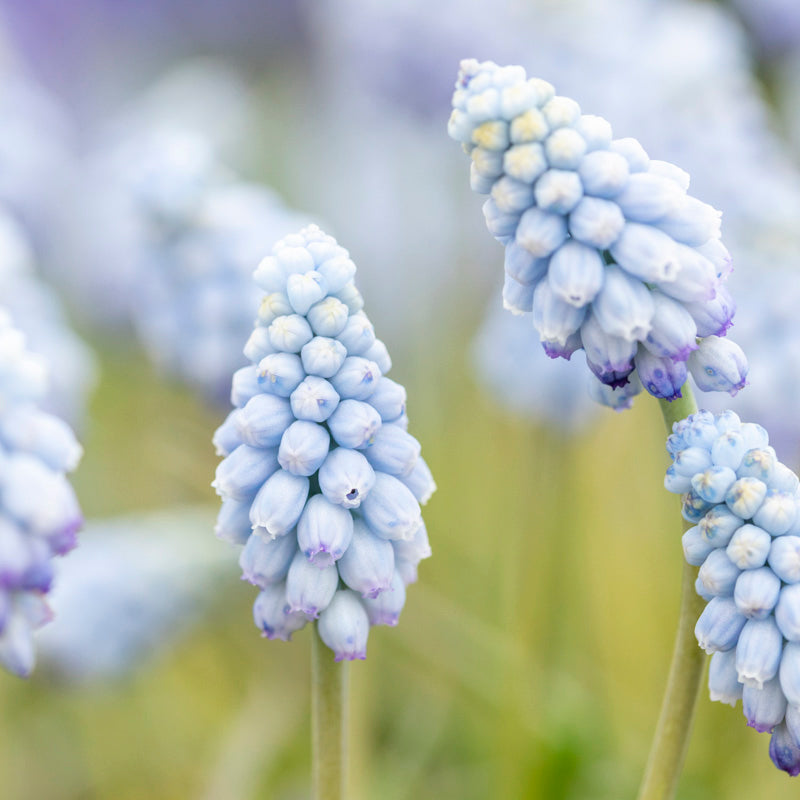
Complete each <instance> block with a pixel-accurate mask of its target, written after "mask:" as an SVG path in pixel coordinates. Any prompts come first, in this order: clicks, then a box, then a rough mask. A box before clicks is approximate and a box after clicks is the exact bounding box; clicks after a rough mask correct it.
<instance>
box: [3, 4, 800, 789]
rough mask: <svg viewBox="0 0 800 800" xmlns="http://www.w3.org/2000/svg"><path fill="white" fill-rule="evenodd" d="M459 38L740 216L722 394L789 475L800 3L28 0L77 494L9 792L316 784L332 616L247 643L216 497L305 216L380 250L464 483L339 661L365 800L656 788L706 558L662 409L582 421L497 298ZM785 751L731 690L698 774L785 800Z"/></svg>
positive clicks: (9, 19)
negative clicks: (670, 473)
mask: <svg viewBox="0 0 800 800" xmlns="http://www.w3.org/2000/svg"><path fill="white" fill-rule="evenodd" d="M463 57H477V58H481V59H484V58H490V59H492V60H495V61H497V62H499V63H520V64H523V65H524V66H525V67H526V68H527V69H528V72H529V74H535V75H538V76H541V77H543V78H546V79H547V80H549V81H551V82H552V83H554V84H555V86H556V87H557V90H558V91H559V92H560V93H562V94H566V95H568V96H572V97H574V98H575V99H577V100H578V101H579V102H580V103H581V105H582V107H583V109H584V111H585V112H587V113H597V114H601V115H603V116H606V117H607V118H608V119H609V120H610V122H611V123H612V125H613V126H614V129H615V133H616V134H617V135H618V136H635V137H638V138H639V139H640V141H641V142H642V143H643V145H644V146H645V148H646V149H647V150H648V151H649V152H650V154H651V156H653V157H655V158H662V159H667V160H672V161H674V162H675V163H677V164H679V165H680V166H682V167H683V168H685V169H687V170H688V171H689V172H690V173H691V174H692V176H693V183H692V186H693V194H695V195H696V196H697V197H699V198H701V199H703V200H706V201H708V202H711V203H713V204H714V205H716V206H717V207H718V208H721V209H722V210H723V212H724V217H723V240H724V241H725V242H726V244H727V245H728V247H729V249H730V250H731V252H732V254H733V257H734V264H735V269H736V271H735V273H734V275H733V277H732V278H731V282H730V285H731V288H732V291H733V292H734V293H735V294H736V296H737V300H738V302H739V313H738V317H737V324H736V326H735V327H734V328H733V330H732V332H731V336H732V337H733V338H734V339H735V340H736V341H737V342H739V343H740V344H741V345H742V346H743V347H744V348H745V350H746V351H747V353H748V355H749V357H750V360H751V364H752V371H751V386H749V387H748V388H747V389H746V390H745V391H743V392H742V393H741V395H740V396H738V397H737V398H735V399H734V400H733V401H729V399H728V398H723V399H721V400H720V399H715V398H703V401H706V400H707V401H708V403H712V404H713V403H716V405H715V408H721V407H723V406H725V405H727V404H730V405H731V406H732V407H734V408H736V409H737V410H740V411H741V413H742V415H743V416H747V417H748V418H749V419H752V420H754V421H758V422H761V423H762V424H764V425H766V426H767V427H769V429H770V430H771V431H772V432H773V444H774V445H775V446H776V449H777V450H778V455H779V457H780V458H781V459H782V460H783V461H785V462H786V463H788V464H790V465H792V466H794V467H795V468H797V467H798V466H800V414H798V398H800V317H799V316H798V314H797V311H796V309H797V308H798V301H800V274H799V273H798V269H800V171H799V170H798V157H799V156H800V6H798V5H797V3H796V2H794V0H737V2H734V3H731V4H723V3H713V2H702V3H701V2H693V1H691V0H606V2H604V3H602V4H598V3H593V2H591V0H561V1H560V2H556V1H555V0H525V1H524V2H523V0H494V2H491V3H490V2H488V0H486V1H485V2H484V0H475V2H471V3H461V2H456V0H442V2H439V3H430V2H421V0H405V2H403V1H402V0H383V1H382V0H316V1H313V2H312V0H307V1H306V2H290V0H264V1H263V2H259V3H256V2H252V0H228V2H226V3H221V2H214V0H193V1H192V2H189V1H188V0H138V2H133V0H131V1H129V0H73V1H72V2H70V3H63V2H58V0H26V1H25V2H17V0H2V2H0V75H1V76H2V80H0V303H2V305H4V306H7V307H8V308H9V310H10V311H11V313H12V316H14V318H15V321H16V322H17V324H18V325H19V326H20V327H22V328H23V329H24V330H25V331H26V333H27V335H28V338H29V341H30V343H31V346H32V347H33V348H34V349H37V350H39V351H40V352H42V353H43V354H44V355H46V356H47V357H48V358H49V359H50V361H51V365H52V386H53V391H52V407H53V408H54V409H55V410H57V411H58V412H59V413H61V414H63V415H65V416H66V417H67V418H68V419H69V420H70V421H71V422H72V424H73V425H75V426H76V428H77V429H78V431H79V435H80V438H81V440H82V442H83V444H84V447H85V456H84V459H83V462H82V464H81V466H80V468H79V470H78V472H77V473H76V475H75V480H74V483H75V486H76V489H77V492H78V495H79V498H80V501H81V504H82V507H83V510H84V512H85V514H86V516H87V518H88V524H87V530H86V532H85V533H84V534H83V544H82V546H81V547H80V548H79V549H78V550H76V551H75V552H74V553H72V554H70V555H69V556H67V557H66V558H64V559H63V561H62V562H61V563H60V564H59V577H58V582H57V585H56V589H55V591H54V594H53V606H54V610H55V613H56V618H55V620H54V621H53V622H52V623H51V624H50V625H49V626H48V627H47V628H45V629H44V630H42V632H41V637H40V661H39V665H38V667H37V670H36V672H35V673H34V675H33V677H32V678H31V679H30V680H28V681H26V682H22V681H20V680H18V679H16V678H12V677H11V676H9V675H6V674H5V673H2V674H0V709H2V713H0V741H2V743H3V745H2V747H0V780H1V781H2V790H0V794H1V795H2V797H3V798H8V800H89V799H90V798H91V799H92V800H93V799H94V798H104V799H105V798H109V799H110V798H113V799H114V800H133V799H134V798H144V797H147V798H164V799H165V800H167V799H169V800H172V799H173V798H202V799H203V800H228V799H231V798H235V799H236V800H238V799H239V798H241V799H242V800H248V798H275V799H276V800H284V799H285V800H294V799H295V798H298V799H299V798H306V797H308V795H309V773H310V754H309V738H310V730H309V666H308V665H309V651H310V643H309V635H308V632H307V631H303V632H301V633H300V634H298V635H296V636H295V641H294V642H293V643H291V644H289V645H286V644H282V643H279V642H266V641H263V640H261V639H260V638H259V636H258V632H257V630H256V629H255V627H254V626H253V624H252V618H251V604H252V601H253V599H254V597H255V591H254V590H253V589H252V587H249V586H248V585H246V584H242V583H241V582H240V581H239V580H238V575H239V569H238V566H237V558H238V553H237V552H236V551H235V549H234V548H233V547H232V546H231V545H228V544H226V543H224V542H220V541H218V540H216V539H215V538H214V535H213V526H214V518H215V514H216V507H217V498H216V497H215V495H214V492H213V490H212V489H211V487H210V485H209V484H210V481H211V480H212V478H213V474H214V470H215V467H216V463H217V461H218V458H217V456H215V454H214V450H213V447H212V446H211V444H210V439H211V435H212V433H213V430H214V429H215V428H216V426H217V425H218V424H219V423H220V422H221V421H222V419H224V417H225V415H226V413H227V410H228V400H227V394H228V391H229V376H230V374H231V373H232V371H233V369H235V368H236V367H238V366H240V365H241V364H242V363H244V357H243V356H242V355H241V347H242V345H243V344H244V341H245V339H246V337H247V331H248V329H249V327H250V326H251V323H252V319H253V317H254V313H255V308H256V304H257V294H255V293H254V290H253V289H252V288H250V286H249V275H250V273H251V271H252V269H253V268H254V267H255V265H256V263H257V262H258V260H259V259H260V257H261V256H262V255H264V254H266V253H267V252H268V250H269V247H270V246H271V244H272V242H274V241H275V240H277V239H278V238H280V237H281V236H283V235H284V234H286V233H288V232H290V231H292V230H294V229H296V228H299V227H300V226H301V225H303V224H306V223H307V222H308V221H316V222H318V223H320V224H321V225H323V227H324V228H325V229H326V230H327V231H328V232H330V233H332V234H334V235H335V236H336V237H337V238H338V239H339V241H340V243H341V244H343V245H344V246H345V247H347V248H348V249H349V250H350V252H351V255H352V257H353V259H354V261H355V262H356V264H357V265H358V266H359V276H358V282H359V285H360V287H361V289H362V293H363V294H364V296H365V300H366V309H367V311H368V313H369V315H370V317H371V318H372V320H373V321H374V323H375V326H376V329H377V332H378V334H379V335H380V336H381V338H382V339H383V340H384V341H385V342H386V344H387V345H388V347H389V350H390V352H391V353H392V356H393V360H394V367H393V370H392V373H391V377H393V378H394V379H395V380H397V381H400V382H401V383H403V384H405V385H406V387H407V389H408V395H409V415H410V418H411V428H410V430H411V431H412V433H414V435H415V436H416V437H417V438H418V439H419V440H420V442H421V443H422V446H423V453H424V456H425V458H426V460H427V462H428V463H429V465H430V466H431V468H432V470H433V473H434V476H435V478H436V480H437V483H438V486H439V489H438V492H437V493H436V494H435V495H434V497H433V499H432V501H431V502H430V504H429V506H428V507H427V509H426V511H425V518H426V523H427V528H428V531H429V534H430V539H431V543H432V547H433V552H434V555H433V558H432V559H430V560H429V561H426V562H423V564H422V565H421V568H420V580H419V583H418V584H416V585H415V586H413V587H412V588H411V590H410V591H409V595H408V602H407V605H406V608H405V610H404V612H403V615H402V618H401V622H400V625H399V626H398V627H397V628H396V629H389V628H374V629H373V630H372V633H371V636H370V644H369V657H368V659H367V660H366V661H365V662H363V663H361V662H359V663H356V664H354V665H353V667H352V670H351V673H352V676H351V677H352V702H353V708H352V716H351V742H350V745H351V747H350V751H351V767H350V784H351V796H352V798H354V800H362V799H363V800H366V798H380V800H400V799H401V798H437V800H439V799H440V798H441V799H444V798H459V799H460V800H472V799H473V798H475V800H477V799H478V798H547V799H548V800H559V799H560V798H564V799H566V798H574V799H575V800H579V799H580V800H584V799H586V800H594V799H595V798H597V799H601V798H607V799H608V800H619V798H624V797H632V796H634V795H635V791H636V786H637V784H638V780H639V778H640V775H641V773H642V770H643V766H644V762H645V759H646V756H647V751H648V747H649V739H650V736H651V733H652V730H653V728H654V725H655V720H656V717H657V714H658V709H659V705H660V701H661V694H662V690H663V687H664V682H665V678H666V672H667V668H668V663H669V657H670V652H671V646H672V639H673V635H674V628H675V622H676V617H677V608H678V595H679V585H678V582H679V575H680V570H681V560H682V554H681V548H680V530H681V524H680V519H679V515H678V501H677V499H676V498H675V497H674V496H672V495H669V494H667V493H666V492H665V491H663V489H662V475H663V470H664V469H665V467H666V466H667V463H668V459H667V456H666V452H665V451H664V448H663V442H664V430H663V423H662V422H661V419H660V413H659V410H658V407H657V404H656V403H655V402H654V401H653V400H652V399H650V398H649V397H640V398H638V399H637V401H636V402H635V404H634V408H633V409H632V410H631V411H627V412H624V413H622V414H614V413H613V412H611V411H608V410H607V409H600V408H598V407H595V406H593V405H592V404H591V401H589V400H588V398H587V397H586V394H585V386H584V384H583V375H582V373H581V371H580V370H579V369H577V368H576V369H574V370H573V369H572V367H573V365H572V364H564V363H554V362H550V361H549V360H548V359H546V358H545V357H544V356H543V354H541V353H540V352H539V350H538V343H537V342H536V341H535V338H534V335H533V330H532V326H531V325H530V323H529V321H528V320H525V319H518V318H513V317H511V316H510V315H507V314H505V312H502V311H501V310H498V309H500V306H501V300H500V291H501V286H502V269H501V263H502V250H501V247H500V246H499V245H497V244H496V243H495V242H493V241H492V240H491V237H490V236H489V235H488V233H487V232H486V231H485V229H484V225H483V219H482V214H481V212H480V200H479V198H478V197H476V196H474V195H471V193H470V191H469V186H468V169H467V165H466V161H465V159H464V158H463V155H462V154H461V153H460V152H459V147H458V146H457V145H456V144H455V143H454V142H452V141H450V140H449V139H448V138H447V135H446V120H447V117H448V115H449V97H450V93H451V90H452V84H453V81H454V79H455V75H456V71H457V66H458V61H459V59H461V58H463ZM487 309H493V310H489V311H488V312H487ZM487 314H488V316H487ZM767 746H768V737H767V736H765V735H758V734H756V733H755V731H753V730H750V729H748V728H747V727H746V726H745V722H744V719H743V717H742V715H741V711H740V710H736V711H733V710H731V709H730V708H728V707H724V706H719V705H715V704H711V703H710V702H709V701H708V700H707V697H706V696H705V694H704V695H703V697H702V698H701V702H700V706H699V713H698V717H697V722H696V725H695V729H694V733H693V736H692V741H691V746H690V750H689V757H688V761H687V765H686V769H685V773H684V777H683V779H682V781H681V784H680V789H679V797H680V798H682V799H685V800H701V799H702V798H721V797H724V798H731V799H732V800H736V798H748V800H749V799H750V798H753V797H772V798H783V797H794V796H796V795H797V791H798V785H797V784H796V783H794V782H792V780H791V779H789V778H787V777H786V776H785V775H784V774H783V773H779V772H778V771H777V770H776V769H775V768H774V767H773V766H772V764H771V762H770V761H769V759H768V756H767Z"/></svg>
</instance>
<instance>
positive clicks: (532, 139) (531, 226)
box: [448, 60, 747, 407]
mask: <svg viewBox="0 0 800 800" xmlns="http://www.w3.org/2000/svg"><path fill="white" fill-rule="evenodd" d="M453 106H454V109H453V113H452V115H451V117H450V122H449V126H448V130H449V133H450V135H451V136H452V137H453V138H454V139H456V140H457V141H460V142H462V144H463V146H464V149H465V150H466V152H467V153H468V154H469V155H470V157H471V161H472V164H471V173H470V183H471V186H472V188H473V190H474V191H476V192H478V193H480V194H488V195H489V198H488V199H487V200H486V202H485V203H484V206H483V210H484V215H485V217H486V223H487V226H488V228H489V230H490V232H491V233H492V235H493V236H494V237H495V238H496V239H497V240H498V241H499V242H501V243H502V244H503V245H505V247H506V253H505V273H506V279H505V284H504V288H503V301H504V305H505V307H506V308H507V309H509V310H510V311H512V312H514V313H519V314H525V313H529V312H532V316H533V324H534V326H535V327H536V329H537V331H538V332H539V336H540V339H541V341H542V345H543V347H544V349H545V351H546V352H547V353H548V355H550V356H551V357H553V358H555V357H563V358H569V357H570V356H571V355H572V353H574V352H575V351H576V350H578V349H583V350H584V351H585V353H586V361H587V364H588V366H589V368H590V370H591V371H592V373H593V374H594V375H595V376H596V378H597V379H598V380H599V381H600V383H601V384H602V386H601V387H599V389H598V391H596V392H594V395H595V397H596V399H598V400H600V401H601V402H604V403H606V404H608V405H612V406H615V407H618V406H621V405H627V404H629V403H630V398H631V396H632V395H633V394H635V393H636V392H637V391H639V389H640V388H641V387H640V385H639V381H640V382H641V384H642V385H643V386H644V387H645V388H646V389H647V391H648V392H650V393H651V394H652V395H654V396H656V397H660V398H665V399H668V400H672V399H674V398H676V397H680V396H681V387H682V386H683V384H684V382H685V381H686V378H687V374H688V373H691V375H692V376H693V377H694V379H695V381H696V382H697V384H698V386H699V387H700V388H701V389H704V390H707V391H727V392H730V393H731V394H735V393H736V392H737V391H738V390H739V389H741V388H742V387H743V386H744V385H745V381H746V375H747V362H746V359H745V356H744V353H743V352H742V351H741V349H740V348H739V347H738V346H737V345H736V344H734V343H733V342H731V341H729V340H727V339H724V338H722V337H723V336H724V335H725V333H726V331H727V329H728V327H729V326H730V325H731V321H732V317H733V313H734V302H733V299H732V298H731V296H730V294H729V293H728V292H727V290H726V288H725V279H726V278H727V276H728V274H729V273H730V270H731V259H730V256H729V254H728V251H727V250H726V248H725V247H724V245H723V244H722V242H721V241H720V214H719V212H718V211H716V210H715V209H714V208H712V207H711V206H709V205H707V204H706V203H703V202H701V201H700V200H697V199H696V198H694V197H692V196H690V195H689V194H687V189H688V186H689V176H688V175H687V174H686V172H684V171H683V170H682V169H680V168H678V167H676V166H674V165H673V164H669V163H667V162H665V161H657V160H654V159H651V158H649V156H648V155H647V153H646V152H645V151H644V149H643V148H642V146H641V145H640V144H639V143H638V142H637V141H636V140H635V139H613V138H612V131H611V126H610V125H609V123H608V122H607V121H606V120H604V119H603V118H601V117H597V116H591V115H585V114H581V110H580V107H579V106H578V104H577V103H576V102H575V101H574V100H571V99H569V98H567V97H560V96H558V95H556V94H555V91H554V89H553V87H552V86H551V85H550V84H549V83H547V82H545V81H542V80H539V79H535V78H533V79H528V78H527V77H526V75H525V70H524V69H523V68H522V67H499V66H497V64H494V63H493V62H490V61H487V62H483V63H479V62H478V61H475V60H465V61H463V62H462V63H461V70H460V72H459V76H458V80H457V82H456V90H455V93H454V95H453ZM637 378H638V380H637Z"/></svg>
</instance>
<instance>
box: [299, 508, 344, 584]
mask: <svg viewBox="0 0 800 800" xmlns="http://www.w3.org/2000/svg"><path fill="white" fill-rule="evenodd" d="M352 538H353V516H352V514H350V512H349V511H348V510H347V509H345V508H342V506H337V505H334V504H333V503H331V502H330V500H328V499H327V498H326V497H325V496H324V495H321V494H315V495H314V496H313V497H311V498H309V501H308V503H306V507H305V509H303V513H302V514H301V516H300V520H299V521H298V523H297V544H298V546H299V547H300V550H301V551H302V553H303V555H304V556H305V557H306V558H307V559H308V560H309V561H310V562H311V563H312V564H314V565H315V566H317V567H320V568H321V567H327V566H330V565H331V564H333V563H334V562H335V561H338V560H339V559H340V558H341V557H342V555H343V554H344V552H345V551H346V550H347V548H348V546H349V545H350V541H351V540H352Z"/></svg>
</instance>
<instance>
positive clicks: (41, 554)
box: [0, 312, 83, 677]
mask: <svg viewBox="0 0 800 800" xmlns="http://www.w3.org/2000/svg"><path fill="white" fill-rule="evenodd" d="M46 383H47V370H46V366H45V362H44V361H43V360H42V359H40V358H39V357H37V356H34V355H33V354H31V353H30V352H29V351H28V350H27V349H26V346H25V339H24V336H23V335H22V334H21V333H20V332H19V331H18V330H17V329H16V328H15V327H14V326H13V325H12V323H11V320H10V318H9V316H8V315H7V314H6V313H5V312H0V664H2V665H3V666H4V667H5V668H6V669H7V670H9V671H10V672H12V673H14V674H15V675H19V676H21V677H25V676H27V675H29V674H30V672H31V670H32V669H33V666H34V662H35V653H34V646H33V631H34V629H35V628H38V627H39V626H40V625H43V624H44V623H45V622H48V621H49V619H50V616H51V615H50V610H49V607H48V605H47V603H46V602H45V599H44V596H45V595H46V594H47V592H48V591H49V589H50V586H51V583H52V580H53V557H54V556H57V555H63V554H64V553H66V552H68V551H69V550H71V549H72V548H73V547H74V546H75V543H76V533H77V531H78V529H79V528H80V526H81V524H82V522H83V518H82V516H81V512H80V509H79V507H78V501H77V499H76V497H75V494H74V492H73V491H72V487H71V486H70V484H69V483H68V481H67V479H66V477H65V472H68V471H71V470H73V469H74V468H75V467H76V466H77V464H78V461H79V460H80V457H81V455H82V452H83V451H82V449H81V446H80V445H79V444H78V442H77V441H76V439H75V437H74V435H73V433H72V431H71V429H70V428H69V426H67V425H66V423H64V422H62V421H61V420H60V419H58V418H57V417H53V416H51V415H50V414H47V413H45V412H43V411H40V410H39V409H38V407H37V406H38V403H39V401H40V399H41V398H42V397H43V396H44V394H45V391H46Z"/></svg>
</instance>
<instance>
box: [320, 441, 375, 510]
mask: <svg viewBox="0 0 800 800" xmlns="http://www.w3.org/2000/svg"><path fill="white" fill-rule="evenodd" d="M375 479H376V476H375V472H374V471H373V469H372V467H371V466H370V464H369V462H368V461H367V459H366V458H365V457H364V456H363V455H362V454H361V453H359V452H357V451H356V450H350V449H348V448H346V447H338V448H336V449H335V450H331V452H330V453H329V454H328V457H327V458H326V459H325V462H324V463H323V465H322V466H321V467H320V470H319V488H320V489H321V490H322V493H323V494H324V495H325V497H327V498H328V500H330V501H331V503H334V504H335V505H340V506H343V507H344V508H358V507H359V506H360V505H361V504H362V502H363V501H364V499H365V498H366V497H367V496H368V495H369V493H370V491H371V489H372V487H373V485H374V484H375Z"/></svg>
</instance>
